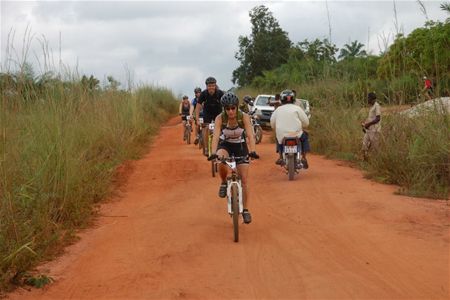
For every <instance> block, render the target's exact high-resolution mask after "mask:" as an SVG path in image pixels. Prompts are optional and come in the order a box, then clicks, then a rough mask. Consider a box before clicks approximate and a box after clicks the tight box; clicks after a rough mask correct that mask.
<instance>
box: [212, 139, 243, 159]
mask: <svg viewBox="0 0 450 300" xmlns="http://www.w3.org/2000/svg"><path fill="white" fill-rule="evenodd" d="M220 149H224V150H226V151H227V152H228V154H229V155H230V156H236V157H237V156H247V155H248V148H247V143H245V142H244V143H228V142H225V141H219V146H218V147H217V150H220ZM248 163H249V160H248V158H246V159H241V160H237V161H236V164H238V165H240V164H248Z"/></svg>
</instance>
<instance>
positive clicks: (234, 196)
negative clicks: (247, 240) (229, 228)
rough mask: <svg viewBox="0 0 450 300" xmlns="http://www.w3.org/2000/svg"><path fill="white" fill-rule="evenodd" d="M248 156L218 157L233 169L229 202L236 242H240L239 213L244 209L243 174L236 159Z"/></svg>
mask: <svg viewBox="0 0 450 300" xmlns="http://www.w3.org/2000/svg"><path fill="white" fill-rule="evenodd" d="M246 159H248V156H237V157H234V156H231V157H223V158H219V159H217V160H218V161H219V162H220V163H223V164H225V165H227V166H228V167H229V168H230V169H231V174H230V175H229V176H227V203H228V214H229V215H230V217H232V219H233V234H234V242H236V243H237V242H239V215H242V213H243V211H244V202H243V200H244V199H243V192H242V182H241V176H240V175H239V173H238V171H237V164H236V161H239V160H246Z"/></svg>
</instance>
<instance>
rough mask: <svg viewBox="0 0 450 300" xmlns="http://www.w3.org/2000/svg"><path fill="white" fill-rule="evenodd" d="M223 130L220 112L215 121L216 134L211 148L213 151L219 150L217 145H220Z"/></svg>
mask: <svg viewBox="0 0 450 300" xmlns="http://www.w3.org/2000/svg"><path fill="white" fill-rule="evenodd" d="M221 131H222V116H221V115H220V114H219V115H218V116H217V117H216V119H215V121H214V134H213V139H212V143H211V149H212V152H213V153H216V152H217V146H218V145H219V137H220V133H221Z"/></svg>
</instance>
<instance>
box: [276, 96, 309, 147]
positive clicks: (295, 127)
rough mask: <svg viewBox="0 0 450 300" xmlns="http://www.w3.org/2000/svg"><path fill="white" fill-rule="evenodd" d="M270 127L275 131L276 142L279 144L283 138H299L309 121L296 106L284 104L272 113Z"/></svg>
mask: <svg viewBox="0 0 450 300" xmlns="http://www.w3.org/2000/svg"><path fill="white" fill-rule="evenodd" d="M270 126H271V127H272V128H274V129H275V132H276V135H277V140H278V142H280V143H281V141H282V140H283V138H284V137H294V136H295V137H300V136H301V135H302V133H303V128H307V127H308V126H309V119H308V117H307V116H306V114H305V112H304V111H303V109H301V108H300V107H298V106H297V105H295V104H284V105H282V106H280V107H278V108H277V109H276V110H275V111H274V112H273V114H272V116H271V117H270Z"/></svg>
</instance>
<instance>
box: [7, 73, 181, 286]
mask: <svg viewBox="0 0 450 300" xmlns="http://www.w3.org/2000/svg"><path fill="white" fill-rule="evenodd" d="M5 82H7V81H4V80H3V81H2V83H5ZM22 83H23V82H22ZM0 92H1V94H0V97H1V101H0V105H1V107H0V108H1V109H0V200H1V202H0V290H1V289H2V288H3V289H4V288H6V287H7V286H8V282H9V281H10V280H11V279H12V278H14V277H17V276H18V275H21V274H23V272H24V271H26V270H28V269H29V268H31V267H32V266H34V265H35V264H36V263H37V262H39V261H41V260H43V259H46V258H48V257H49V256H51V255H52V253H53V252H54V251H56V250H57V249H58V247H59V246H60V245H61V244H64V240H65V239H67V238H68V237H70V235H71V233H72V232H73V230H74V229H76V228H79V227H82V226H84V225H85V224H86V223H87V222H88V221H89V220H90V218H91V216H92V215H93V204H94V203H96V202H98V201H100V200H101V199H104V198H105V197H106V196H107V195H108V193H109V192H110V190H111V189H110V186H111V179H112V178H113V175H114V171H115V168H116V167H117V166H118V165H119V164H120V163H121V162H123V161H124V160H126V159H130V158H135V157H137V156H138V155H139V153H141V151H142V149H143V145H144V144H145V143H147V142H148V140H149V137H151V136H152V135H154V134H155V133H156V132H157V130H158V128H159V126H160V124H161V122H163V121H165V120H166V119H167V118H168V117H169V116H170V115H171V114H173V113H175V112H176V108H177V105H176V101H174V100H175V99H174V96H173V95H172V93H171V92H170V91H168V90H165V89H160V88H150V87H141V88H139V89H137V90H136V91H135V92H124V91H114V90H104V91H102V90H89V89H86V87H85V86H83V85H82V84H81V82H77V81H72V82H62V81H58V80H54V81H53V82H52V83H51V84H47V85H45V86H43V87H39V88H38V87H37V86H36V85H33V84H28V85H27V84H20V82H19V84H17V83H16V84H14V85H8V84H3V85H2V86H1V90H0Z"/></svg>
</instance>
